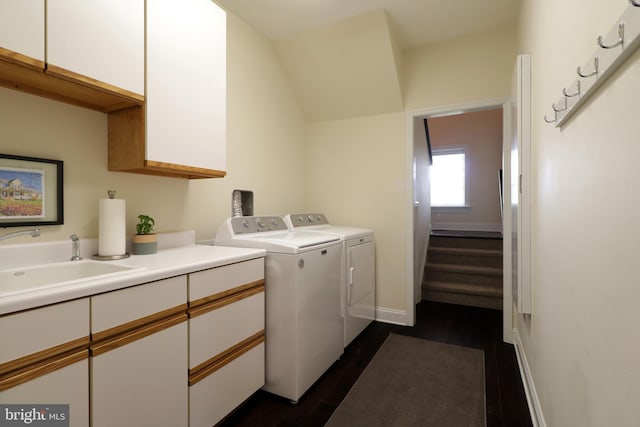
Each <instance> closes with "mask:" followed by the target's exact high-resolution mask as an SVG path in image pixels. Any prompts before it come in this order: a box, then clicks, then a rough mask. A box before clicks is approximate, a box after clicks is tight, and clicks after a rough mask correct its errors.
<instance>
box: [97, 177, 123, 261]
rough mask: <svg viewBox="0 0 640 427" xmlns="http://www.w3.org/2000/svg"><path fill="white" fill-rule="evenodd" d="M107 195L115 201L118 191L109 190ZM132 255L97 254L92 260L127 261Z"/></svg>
mask: <svg viewBox="0 0 640 427" xmlns="http://www.w3.org/2000/svg"><path fill="white" fill-rule="evenodd" d="M107 195H108V196H109V198H110V199H115V198H116V191H115V190H107ZM130 255H131V254H129V252H125V253H124V254H122V255H99V254H95V255H92V256H91V259H95V260H96V261H116V260H119V259H125V258H129V256H130Z"/></svg>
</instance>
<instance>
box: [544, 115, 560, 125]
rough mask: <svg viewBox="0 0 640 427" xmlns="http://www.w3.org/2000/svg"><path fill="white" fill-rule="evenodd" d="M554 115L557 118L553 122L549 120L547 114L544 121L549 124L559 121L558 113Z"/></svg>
mask: <svg viewBox="0 0 640 427" xmlns="http://www.w3.org/2000/svg"><path fill="white" fill-rule="evenodd" d="M553 115H554V116H555V117H554V119H553V120H549V119H547V115H546V114H545V116H544V121H545V122H547V123H555V122H557V121H558V115H557V114H556V113H553Z"/></svg>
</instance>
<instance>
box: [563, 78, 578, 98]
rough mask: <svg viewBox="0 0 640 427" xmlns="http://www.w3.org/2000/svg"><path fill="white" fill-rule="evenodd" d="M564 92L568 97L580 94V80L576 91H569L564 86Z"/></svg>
mask: <svg viewBox="0 0 640 427" xmlns="http://www.w3.org/2000/svg"><path fill="white" fill-rule="evenodd" d="M562 94H563V95H564V96H566V97H567V98H573V97H574V96H578V95H580V80H578V81H577V82H576V91H575V93H567V88H566V87H564V88H562Z"/></svg>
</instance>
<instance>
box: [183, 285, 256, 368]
mask: <svg viewBox="0 0 640 427" xmlns="http://www.w3.org/2000/svg"><path fill="white" fill-rule="evenodd" d="M263 329H264V292H260V293H258V294H255V295H252V296H250V297H247V298H244V299H241V300H239V301H236V302H234V303H233V304H229V305H225V306H223V307H220V308H218V309H215V310H213V311H209V312H207V313H204V314H202V315H199V316H196V317H192V318H191V319H189V368H194V367H196V366H198V365H200V364H202V363H203V362H205V361H207V360H209V359H211V358H213V357H215V356H217V355H219V354H220V353H223V352H224V351H226V350H228V349H229V348H231V347H233V346H234V345H236V344H238V343H240V342H241V341H243V340H245V339H247V338H249V337H251V336H252V335H254V334H256V333H258V332H259V331H261V330H263Z"/></svg>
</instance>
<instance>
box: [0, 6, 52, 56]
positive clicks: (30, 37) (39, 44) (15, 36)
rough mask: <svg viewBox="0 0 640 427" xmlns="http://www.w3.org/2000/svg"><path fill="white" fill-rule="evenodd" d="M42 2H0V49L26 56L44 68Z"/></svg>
mask: <svg viewBox="0 0 640 427" xmlns="http://www.w3.org/2000/svg"><path fill="white" fill-rule="evenodd" d="M44 19H45V18H44V0H2V1H1V2H0V48H3V49H8V50H10V51H12V52H15V53H19V54H21V55H26V56H28V57H30V58H32V59H35V60H37V61H38V62H39V63H40V64H41V66H42V67H43V66H44Z"/></svg>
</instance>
